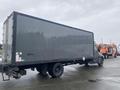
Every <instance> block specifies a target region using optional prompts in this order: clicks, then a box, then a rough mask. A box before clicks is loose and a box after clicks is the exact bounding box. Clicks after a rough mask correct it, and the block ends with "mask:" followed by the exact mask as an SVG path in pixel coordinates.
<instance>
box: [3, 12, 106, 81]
mask: <svg viewBox="0 0 120 90" xmlns="http://www.w3.org/2000/svg"><path fill="white" fill-rule="evenodd" d="M3 27H4V32H3V56H2V64H1V72H2V76H3V80H4V75H3V73H5V74H6V75H8V76H9V77H13V78H16V79H18V78H20V77H21V76H23V75H26V69H31V70H34V69H36V70H37V71H38V72H40V74H41V75H43V76H46V75H47V74H48V73H49V75H50V76H51V77H53V78H56V77H60V76H61V75H62V74H63V72H64V66H66V65H71V64H85V65H86V66H87V65H88V63H97V64H98V66H102V65H103V61H104V59H103V56H102V55H101V54H100V53H99V52H98V51H97V49H96V47H95V45H94V34H93V32H90V31H86V30H82V29H77V28H73V27H70V26H66V25H62V24H58V23H55V22H51V21H48V20H44V19H40V18H37V17H33V16H29V15H26V14H22V13H18V12H13V13H12V14H11V15H10V16H9V17H8V18H7V20H6V21H5V23H4V26H3Z"/></svg>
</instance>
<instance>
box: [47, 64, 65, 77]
mask: <svg viewBox="0 0 120 90" xmlns="http://www.w3.org/2000/svg"><path fill="white" fill-rule="evenodd" d="M63 72H64V67H63V65H62V64H61V63H55V64H50V65H49V69H48V73H49V74H50V75H51V76H52V78H59V77H60V76H61V75H62V74H63Z"/></svg>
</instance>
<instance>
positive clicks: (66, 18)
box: [0, 0, 120, 43]
mask: <svg viewBox="0 0 120 90" xmlns="http://www.w3.org/2000/svg"><path fill="white" fill-rule="evenodd" d="M12 11H18V12H23V13H25V14H29V15H32V16H37V17H40V18H44V19H47V20H51V21H54V22H58V23H63V24H66V25H69V26H73V27H77V28H81V29H85V30H88V31H92V32H94V33H95V41H96V42H102V41H103V42H107V43H109V42H114V43H120V35H119V33H120V0H0V42H1V41H2V24H3V21H4V20H5V19H6V18H7V16H8V15H9V14H10V13H11V12H12Z"/></svg>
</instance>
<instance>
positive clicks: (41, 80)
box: [0, 57, 120, 90]
mask: <svg viewBox="0 0 120 90" xmlns="http://www.w3.org/2000/svg"><path fill="white" fill-rule="evenodd" d="M38 89H40V90H120V57H118V58H116V59H107V60H105V63H104V66H103V67H101V68H99V67H97V65H92V66H90V67H84V66H80V65H78V64H77V65H70V66H66V67H65V72H64V74H63V76H62V77H61V78H59V79H52V78H51V77H50V76H47V77H42V76H40V75H39V73H38V72H37V71H34V72H33V71H31V70H27V75H26V76H23V77H22V78H21V79H19V80H15V79H11V80H10V81H2V78H1V76H0V90H38Z"/></svg>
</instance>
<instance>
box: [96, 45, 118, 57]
mask: <svg viewBox="0 0 120 90" xmlns="http://www.w3.org/2000/svg"><path fill="white" fill-rule="evenodd" d="M97 48H98V51H99V52H100V53H101V54H102V55H103V56H104V58H105V59H107V58H109V56H112V57H114V58H116V57H117V45H115V44H97Z"/></svg>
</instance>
